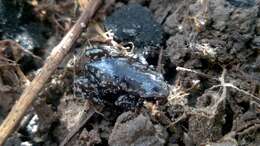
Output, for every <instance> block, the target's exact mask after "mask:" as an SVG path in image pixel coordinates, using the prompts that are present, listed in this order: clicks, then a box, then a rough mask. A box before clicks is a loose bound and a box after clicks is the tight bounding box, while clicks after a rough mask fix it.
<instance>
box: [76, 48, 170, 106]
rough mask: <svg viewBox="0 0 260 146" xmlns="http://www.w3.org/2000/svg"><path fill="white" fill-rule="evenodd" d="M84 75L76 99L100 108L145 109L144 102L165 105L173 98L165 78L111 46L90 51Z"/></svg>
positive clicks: (88, 51) (78, 84)
mask: <svg viewBox="0 0 260 146" xmlns="http://www.w3.org/2000/svg"><path fill="white" fill-rule="evenodd" d="M86 50H87V51H86V53H85V55H86V56H88V57H89V59H88V61H87V62H86V63H85V64H84V67H83V68H84V70H85V72H84V74H83V75H80V76H78V77H77V78H76V79H75V80H74V91H75V93H76V95H79V96H81V97H84V98H86V99H91V100H92V101H93V102H95V103H98V104H107V105H113V106H117V107H120V108H123V109H134V108H136V107H141V106H142V105H143V102H144V101H148V102H158V103H163V102H165V100H166V99H167V97H168V95H169V87H168V84H167V83H166V82H165V81H164V79H163V76H162V75H161V74H160V73H158V72H156V71H155V70H154V69H153V68H152V67H151V66H149V65H148V64H146V63H143V62H142V61H140V60H139V59H137V58H134V57H126V56H123V55H120V52H119V51H117V49H113V48H111V47H110V46H103V47H101V46H97V47H93V48H88V49H86Z"/></svg>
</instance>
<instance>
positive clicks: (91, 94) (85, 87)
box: [73, 77, 104, 104]
mask: <svg viewBox="0 0 260 146" xmlns="http://www.w3.org/2000/svg"><path fill="white" fill-rule="evenodd" d="M90 78H91V77H90ZM90 78H88V77H79V78H78V79H76V80H74V83H73V84H74V85H73V88H74V91H75V94H76V95H77V96H81V97H83V98H87V99H91V100H93V101H94V102H96V103H98V104H103V102H104V101H103V100H102V98H101V97H100V96H99V91H98V89H97V88H96V85H95V84H96V83H93V82H92V81H91V80H90Z"/></svg>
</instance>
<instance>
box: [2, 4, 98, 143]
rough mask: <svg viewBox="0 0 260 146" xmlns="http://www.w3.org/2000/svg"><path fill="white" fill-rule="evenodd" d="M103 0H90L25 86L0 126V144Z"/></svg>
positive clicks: (14, 126)
mask: <svg viewBox="0 0 260 146" xmlns="http://www.w3.org/2000/svg"><path fill="white" fill-rule="evenodd" d="M101 3H102V0H88V3H87V6H86V8H85V10H84V12H83V13H82V14H81V16H80V18H79V19H78V20H77V22H76V23H75V24H74V26H73V27H72V28H71V30H70V31H69V32H68V33H67V34H66V35H65V36H64V38H63V39H62V40H61V42H60V43H59V44H58V45H57V46H56V47H55V48H53V50H52V52H51V54H50V56H49V57H48V58H47V60H46V62H45V64H44V66H43V67H42V69H41V71H40V72H39V73H38V74H37V75H36V77H35V78H34V79H33V81H32V82H31V83H30V85H29V86H27V87H26V88H25V90H24V91H23V93H22V95H21V97H20V98H19V100H18V101H17V102H16V103H15V105H14V106H13V108H12V110H11V112H10V113H9V114H8V116H7V117H6V119H5V120H4V121H3V123H2V124H1V126H0V145H1V146H2V145H3V144H4V142H5V140H6V139H7V138H8V136H9V135H10V134H11V133H12V132H13V131H14V130H15V128H16V126H17V125H18V124H19V122H20V121H21V119H22V118H23V116H24V115H25V113H26V111H27V109H28V108H29V107H30V106H31V104H32V102H33V101H34V99H35V98H36V96H37V95H38V93H39V92H40V90H41V89H42V88H43V86H44V84H45V83H46V82H47V80H48V79H49V77H50V76H51V74H52V73H53V72H54V71H55V69H56V68H57V67H58V66H59V64H60V63H61V62H62V60H63V58H64V57H65V56H66V54H67V53H68V52H69V51H70V48H71V46H72V45H73V43H74V42H75V41H76V39H77V38H78V36H79V34H80V33H81V32H82V30H83V28H84V27H86V26H87V23H88V22H89V21H90V19H91V18H92V17H93V15H94V14H95V12H96V10H97V9H98V7H99V6H100V5H101Z"/></svg>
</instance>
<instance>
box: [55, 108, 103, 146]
mask: <svg viewBox="0 0 260 146" xmlns="http://www.w3.org/2000/svg"><path fill="white" fill-rule="evenodd" d="M101 110H102V107H101V108H100V109H98V111H96V109H95V108H94V107H93V106H92V107H90V109H88V110H87V111H84V115H83V116H84V118H83V119H82V121H81V122H80V123H79V124H77V125H75V126H74V127H73V129H72V131H71V132H70V133H69V134H68V135H67V136H66V137H65V138H64V140H63V141H62V142H61V144H60V145H59V146H65V145H66V144H67V143H68V142H69V141H70V140H71V139H72V138H73V136H74V135H76V134H77V133H78V132H79V131H80V130H81V129H82V128H83V126H84V125H85V124H86V123H87V121H88V120H89V119H90V118H91V117H92V116H93V115H94V114H95V113H99V112H100V111H101Z"/></svg>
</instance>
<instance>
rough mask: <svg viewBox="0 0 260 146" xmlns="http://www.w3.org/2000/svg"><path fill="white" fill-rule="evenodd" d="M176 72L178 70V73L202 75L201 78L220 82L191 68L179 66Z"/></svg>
mask: <svg viewBox="0 0 260 146" xmlns="http://www.w3.org/2000/svg"><path fill="white" fill-rule="evenodd" d="M176 70H177V71H184V72H191V73H195V74H198V75H200V76H203V77H206V78H208V79H213V80H216V81H219V79H218V78H215V77H212V76H210V75H207V74H204V73H201V72H198V71H195V70H192V69H189V68H184V67H179V66H178V67H176Z"/></svg>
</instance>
